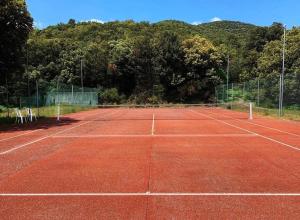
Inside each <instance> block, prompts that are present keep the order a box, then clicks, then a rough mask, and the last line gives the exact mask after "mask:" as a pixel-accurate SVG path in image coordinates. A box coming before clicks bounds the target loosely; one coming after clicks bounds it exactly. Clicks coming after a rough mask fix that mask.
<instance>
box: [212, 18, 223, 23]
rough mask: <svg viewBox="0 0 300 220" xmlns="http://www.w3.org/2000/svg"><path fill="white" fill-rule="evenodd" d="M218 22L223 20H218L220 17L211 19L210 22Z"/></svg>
mask: <svg viewBox="0 0 300 220" xmlns="http://www.w3.org/2000/svg"><path fill="white" fill-rule="evenodd" d="M216 21H222V19H221V18H218V17H214V18H212V19H210V22H216Z"/></svg>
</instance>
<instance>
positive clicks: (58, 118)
mask: <svg viewBox="0 0 300 220" xmlns="http://www.w3.org/2000/svg"><path fill="white" fill-rule="evenodd" d="M57 121H60V104H59V103H58V105H57Z"/></svg>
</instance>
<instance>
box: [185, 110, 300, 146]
mask: <svg viewBox="0 0 300 220" xmlns="http://www.w3.org/2000/svg"><path fill="white" fill-rule="evenodd" d="M191 111H192V112H194V113H196V114H199V115H202V116H205V117H207V118H210V119H213V120H215V121H218V122H221V123H223V124H226V125H228V126H231V127H233V128H237V129H240V130H242V131H246V132H248V133H250V134H254V135H257V136H259V137H261V138H264V139H266V140H269V141H272V142H275V143H278V144H281V145H283V146H286V147H289V148H291V149H294V150H296V151H300V148H298V147H295V146H293V145H290V144H286V143H284V142H281V141H278V140H275V139H273V138H270V137H267V136H264V135H261V134H258V133H255V132H253V131H250V130H247V129H244V128H241V127H239V126H236V125H232V124H230V123H227V122H225V121H223V120H219V119H216V118H214V117H211V116H208V115H205V114H202V113H200V112H197V111H194V110H191Z"/></svg>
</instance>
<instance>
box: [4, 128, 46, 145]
mask: <svg viewBox="0 0 300 220" xmlns="http://www.w3.org/2000/svg"><path fill="white" fill-rule="evenodd" d="M41 130H42V129H37V130H34V131H29V132H25V133H23V134H19V135H16V136H13V137H9V138H4V139H1V140H0V142H4V141H8V140H11V139H14V138H17V137H21V136H24V135H27V134H32V133H34V132H37V131H41Z"/></svg>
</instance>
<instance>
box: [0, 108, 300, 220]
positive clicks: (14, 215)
mask: <svg viewBox="0 0 300 220" xmlns="http://www.w3.org/2000/svg"><path fill="white" fill-rule="evenodd" d="M0 204H1V206H0V216H2V217H3V218H4V219H241V218H242V219H299V218H300V123H299V122H291V121H284V120H276V119H271V118H267V117H261V116H255V117H254V119H253V120H249V114H248V113H243V112H236V111H230V110H227V109H223V108H218V107H214V108H212V107H208V106H190V107H185V108H179V107H173V108H171V107H164V108H125V107H120V108H97V109H93V110H90V111H84V112H80V113H73V114H69V115H65V116H64V117H62V118H61V121H60V122H56V121H55V120H54V121H51V122H49V123H45V122H44V124H36V125H32V126H28V127H26V129H8V130H7V129H6V130H5V131H4V130H3V131H1V133H0Z"/></svg>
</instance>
